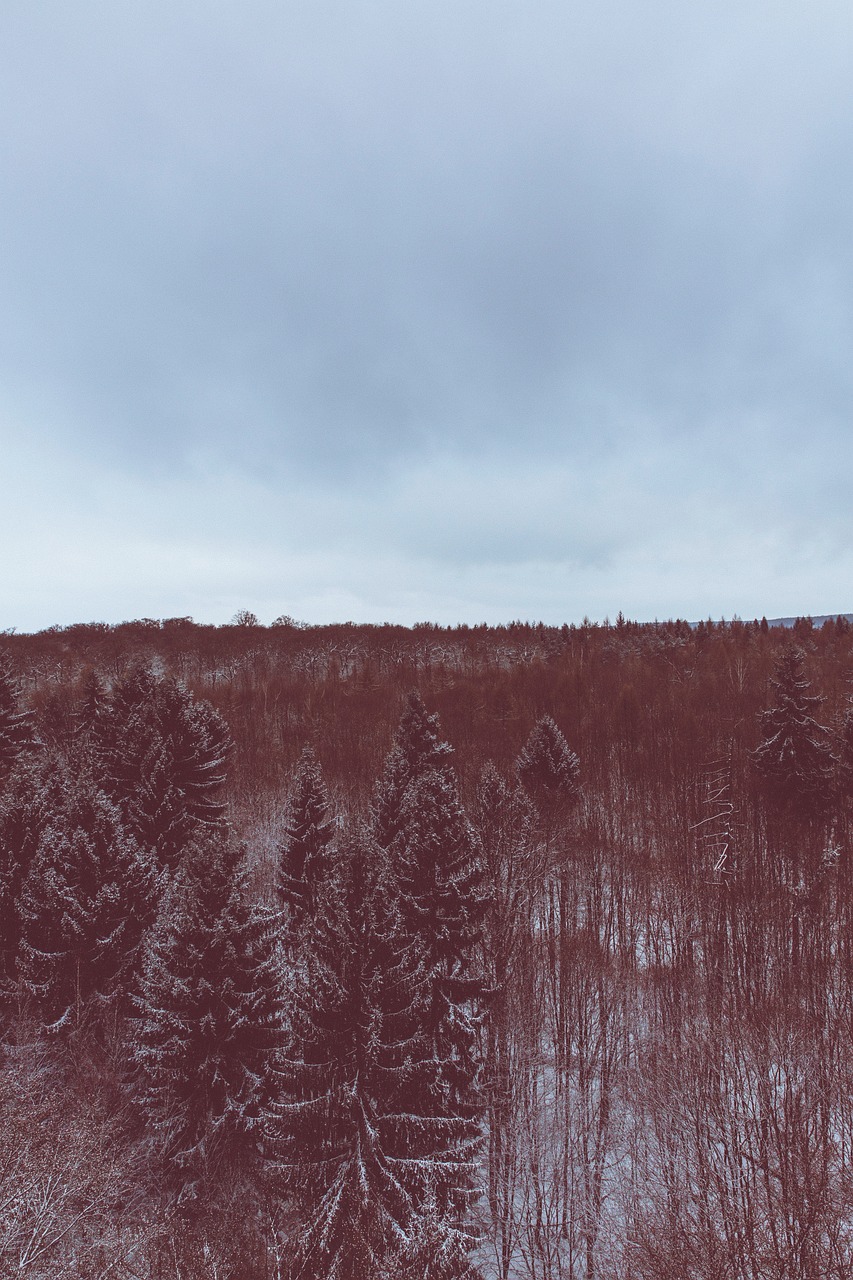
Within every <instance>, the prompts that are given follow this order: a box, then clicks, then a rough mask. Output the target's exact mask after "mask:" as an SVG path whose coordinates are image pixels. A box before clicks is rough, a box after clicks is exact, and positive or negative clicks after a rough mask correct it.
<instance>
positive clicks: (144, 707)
mask: <svg viewBox="0 0 853 1280" xmlns="http://www.w3.org/2000/svg"><path fill="white" fill-rule="evenodd" d="M89 703H90V707H89V710H88V714H87V717H86V719H87V723H88V724H89V733H90V740H91V753H92V757H93V760H94V765H93V767H94V769H95V772H96V774H97V776H98V777H99V779H100V781H101V785H102V786H103V787H104V789H105V790H106V791H107V792H108V794H109V795H110V796H111V798H112V799H114V800H115V802H116V804H118V805H119V807H120V809H121V811H122V814H123V817H124V820H125V822H126V824H127V826H128V827H129V829H130V831H131V832H132V833H133V835H134V836H135V837H136V839H137V840H138V841H139V843H140V844H142V845H143V846H144V847H146V848H149V849H151V850H152V851H153V852H154V853H155V855H156V857H157V860H158V862H159V863H160V864H161V865H162V866H166V867H174V866H176V864H177V862H178V861H179V859H180V857H181V854H182V852H183V850H184V849H185V848H186V847H187V846H188V845H189V843H190V842H191V841H192V839H193V838H194V837H195V836H196V835H198V834H201V833H202V832H203V831H205V830H207V829H212V828H214V827H216V826H217V824H219V823H220V822H221V821H222V818H223V815H224V811H225V806H224V804H223V803H222V801H221V798H220V792H221V789H222V787H223V784H224V782H225V778H226V762H227V758H228V755H229V752H230V750H231V738H230V735H229V732H228V728H227V726H226V725H225V722H224V720H223V719H222V717H221V716H219V715H218V714H217V713H216V712H215V711H214V710H213V708H212V707H211V706H209V704H207V703H204V702H196V701H195V700H194V699H193V698H192V696H191V695H190V694H189V693H188V692H187V691H186V689H184V688H183V687H182V686H181V685H180V684H179V683H178V682H177V681H176V680H159V679H158V678H157V677H156V676H155V675H154V673H153V672H152V671H151V670H150V669H149V668H147V667H145V666H141V667H137V668H136V669H135V670H134V671H132V672H131V673H130V674H129V675H128V676H127V677H126V678H125V679H124V680H122V681H121V682H120V683H119V684H118V685H117V687H116V689H115V690H114V691H113V693H112V695H111V697H110V698H109V700H108V702H107V705H106V706H105V707H104V706H102V705H99V702H98V696H97V690H94V691H93V692H92V694H91V696H90V698H89Z"/></svg>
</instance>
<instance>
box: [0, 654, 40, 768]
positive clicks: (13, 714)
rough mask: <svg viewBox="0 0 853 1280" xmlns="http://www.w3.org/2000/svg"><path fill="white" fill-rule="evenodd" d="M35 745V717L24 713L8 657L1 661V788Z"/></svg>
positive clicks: (29, 713) (27, 712)
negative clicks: (20, 758)
mask: <svg viewBox="0 0 853 1280" xmlns="http://www.w3.org/2000/svg"><path fill="white" fill-rule="evenodd" d="M32 745H33V717H32V714H31V712H29V711H26V710H22V708H21V705H20V688H19V685H18V681H17V680H16V679H15V677H14V675H13V674H12V667H11V665H10V663H9V661H8V659H7V658H0V785H2V783H4V782H5V781H6V779H7V778H8V776H9V774H10V773H11V772H12V769H13V767H14V764H15V761H16V760H17V759H18V756H19V755H20V754H21V752H22V751H24V750H26V748H27V747H30V746H32Z"/></svg>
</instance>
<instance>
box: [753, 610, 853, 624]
mask: <svg viewBox="0 0 853 1280" xmlns="http://www.w3.org/2000/svg"><path fill="white" fill-rule="evenodd" d="M800 617H804V618H811V621H812V623H813V625H814V626H816V627H822V626H823V624H824V623H825V622H835V620H836V618H843V619H844V620H845V622H853V613H819V614H808V613H806V614H801V615H800ZM797 621H798V619H797V618H768V619H767V625H768V627H793V625H794V623H795V622H797Z"/></svg>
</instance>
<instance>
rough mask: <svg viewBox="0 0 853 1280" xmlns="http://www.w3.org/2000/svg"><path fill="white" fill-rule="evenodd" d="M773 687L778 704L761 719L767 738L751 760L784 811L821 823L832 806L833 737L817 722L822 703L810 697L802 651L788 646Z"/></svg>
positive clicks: (793, 815)
mask: <svg viewBox="0 0 853 1280" xmlns="http://www.w3.org/2000/svg"><path fill="white" fill-rule="evenodd" d="M770 684H771V687H772V688H773V690H774V691H775V695H776V698H775V704H774V705H773V706H772V707H770V708H769V709H768V710H767V711H763V712H762V713H761V716H760V727H761V732H762V735H763V736H762V741H761V742H760V744H759V746H758V747H757V748H756V751H755V754H754V757H753V759H754V762H755V768H756V772H757V773H758V775H759V777H760V778H761V779H762V781H763V783H764V787H765V790H766V792H767V795H768V797H769V798H770V800H771V802H772V803H773V804H774V806H776V807H777V808H778V809H779V810H780V811H782V812H785V813H787V814H788V815H789V816H791V817H795V818H800V819H803V820H810V819H819V818H821V817H824V816H826V814H827V813H828V812H829V809H830V807H831V804H832V792H833V772H834V764H835V761H834V757H833V752H832V744H831V741H830V737H829V732H828V730H827V729H826V728H824V726H823V725H821V724H819V723H818V721H817V720H816V719H815V717H814V712H815V711H816V710H817V708H818V707H819V706H820V705H821V702H822V699H821V698H820V697H818V696H816V695H815V694H813V693H811V692H810V689H811V683H810V681H809V680H808V678H807V677H806V675H805V670H804V655H803V651H802V649H800V648H798V647H797V646H796V645H793V644H786V645H785V648H784V649H783V650H782V652H781V654H780V655H779V658H778V661H777V663H776V669H775V672H774V675H773V677H772V678H771V680H770Z"/></svg>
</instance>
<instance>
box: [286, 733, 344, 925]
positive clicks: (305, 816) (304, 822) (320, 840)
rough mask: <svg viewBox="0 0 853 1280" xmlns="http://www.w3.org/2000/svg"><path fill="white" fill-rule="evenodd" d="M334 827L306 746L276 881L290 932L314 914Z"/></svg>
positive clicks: (326, 797) (319, 776)
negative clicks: (287, 911) (286, 913)
mask: <svg viewBox="0 0 853 1280" xmlns="http://www.w3.org/2000/svg"><path fill="white" fill-rule="evenodd" d="M334 830H335V824H334V820H333V819H332V818H330V817H329V795H328V792H327V790H326V784H325V782H324V781H323V775H322V772H321V770H320V765H319V763H318V761H317V757H316V756H315V755H314V752H313V751H312V750H311V748H310V747H306V748H305V750H304V751H303V752H302V755H301V757H300V760H299V764H298V766H297V770H296V776H295V779H294V786H293V795H292V798H291V802H290V811H289V814H288V820H287V830H286V833H285V838H284V841H283V842H282V845H281V848H280V850H279V864H278V881H277V884H276V889H277V892H278V895H279V897H280V899H281V901H282V902H284V903H285V904H286V906H287V907H288V909H289V912H290V921H289V924H290V928H289V933H290V934H294V933H295V932H297V931H298V929H299V927H300V925H301V923H302V921H303V919H304V918H305V916H306V915H308V916H311V915H313V913H314V909H315V905H316V901H317V894H318V890H319V887H320V885H321V884H322V882H323V881H324V880H325V878H326V876H327V875H328V873H329V869H330V866H331V849H330V845H331V842H332V839H333V836H334Z"/></svg>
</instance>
